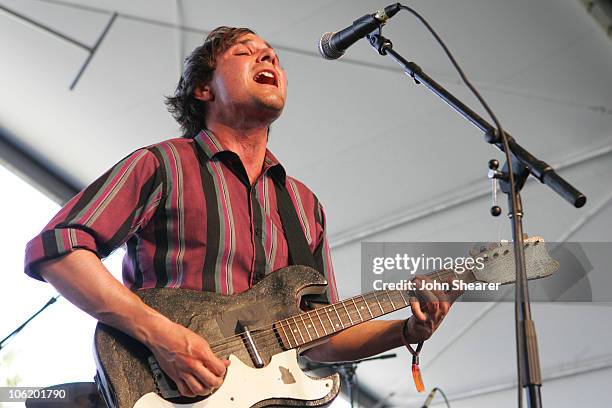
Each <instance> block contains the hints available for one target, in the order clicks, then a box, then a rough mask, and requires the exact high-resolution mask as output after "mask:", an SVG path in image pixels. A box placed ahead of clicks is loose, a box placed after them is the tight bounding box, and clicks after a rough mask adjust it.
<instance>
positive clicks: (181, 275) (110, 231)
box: [25, 131, 337, 302]
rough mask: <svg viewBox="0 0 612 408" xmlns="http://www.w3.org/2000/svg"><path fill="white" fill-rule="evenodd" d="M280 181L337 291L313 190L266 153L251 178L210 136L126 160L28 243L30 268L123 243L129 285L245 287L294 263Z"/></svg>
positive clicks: (332, 293) (333, 296) (330, 294)
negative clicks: (77, 251)
mask: <svg viewBox="0 0 612 408" xmlns="http://www.w3.org/2000/svg"><path fill="white" fill-rule="evenodd" d="M274 182H278V183H281V185H282V184H284V185H285V186H286V188H287V191H288V192H289V196H290V198H291V200H292V202H293V205H294V207H295V209H296V213H297V216H298V219H299V220H300V224H301V227H302V230H303V231H304V234H305V236H306V240H307V242H308V245H309V248H310V250H311V251H312V252H313V254H314V257H315V264H316V266H317V269H319V270H320V271H321V272H322V273H324V274H325V276H326V278H327V281H328V282H329V285H328V290H327V300H329V301H332V302H335V301H336V300H337V292H336V287H335V280H334V276H333V269H332V264H331V259H330V252H329V245H328V242H327V239H326V236H325V214H324V212H323V208H322V206H321V204H320V203H319V201H318V200H317V198H316V196H315V195H314V194H313V193H312V192H311V191H310V190H309V189H308V188H307V187H306V186H304V185H303V184H302V183H300V182H299V181H297V180H295V179H293V178H291V177H289V176H286V175H285V170H284V169H283V167H282V166H281V165H280V163H279V162H278V160H277V159H276V158H275V157H274V155H273V154H272V153H271V152H270V151H268V150H267V151H266V155H265V159H264V166H263V169H262V173H261V175H260V177H259V178H258V179H257V180H256V181H255V183H254V184H253V185H251V184H250V182H249V179H248V176H247V173H246V170H245V168H244V166H243V164H242V162H241V161H240V158H239V157H238V155H237V154H235V153H234V152H232V151H230V150H228V149H226V148H225V147H224V146H223V145H222V144H221V143H220V142H219V140H217V139H216V138H215V137H214V135H213V134H212V132H210V131H202V132H200V134H199V135H197V136H196V137H195V138H193V139H185V138H179V139H171V140H167V141H164V142H162V143H159V144H155V145H152V146H149V147H146V148H143V149H139V150H137V151H135V152H134V153H132V154H130V155H129V156H127V157H126V158H125V159H123V160H121V161H120V162H119V163H117V164H116V165H115V166H113V167H112V168H111V169H110V170H109V171H107V172H106V173H105V174H104V175H102V176H101V177H100V178H98V179H97V180H96V181H94V182H93V183H92V184H91V185H90V186H88V187H87V188H85V189H84V190H83V191H81V192H80V193H79V194H77V195H76V196H75V197H74V198H73V199H71V200H70V201H69V202H68V203H67V204H66V205H65V206H64V207H63V208H62V209H61V210H60V211H59V212H58V214H57V215H55V217H54V218H53V219H52V220H51V221H50V222H49V224H48V225H47V226H46V227H45V228H44V229H43V231H42V232H41V233H40V234H39V235H37V236H36V237H35V238H34V239H32V240H31V241H30V242H29V243H28V245H27V247H26V259H25V271H26V273H27V274H28V275H30V276H32V277H34V278H36V279H41V277H40V274H39V273H38V271H37V268H36V265H37V263H39V262H41V261H44V260H48V259H52V258H56V257H59V256H62V255H64V254H67V253H68V252H70V251H73V250H75V249H77V248H82V249H87V250H90V251H93V252H94V253H96V254H97V255H98V257H100V258H104V257H106V256H107V255H109V254H110V253H111V252H112V251H113V250H114V249H116V248H118V247H120V246H122V245H123V244H124V243H125V244H126V246H127V253H126V256H125V258H124V260H123V283H124V284H125V285H126V286H127V287H129V288H130V289H132V290H138V289H144V288H153V287H172V288H188V289H196V290H204V291H212V292H217V293H222V294H228V295H231V294H234V293H240V292H242V291H245V290H247V289H248V288H250V287H251V286H253V285H254V284H255V283H256V282H257V281H259V280H260V279H261V278H262V277H263V276H265V275H266V274H268V273H270V272H272V271H274V270H276V269H279V268H283V267H285V266H288V264H289V252H288V247H287V241H286V238H285V235H284V232H283V226H282V223H281V219H280V215H279V212H278V209H277V202H276V192H275V188H274V184H273V183H274Z"/></svg>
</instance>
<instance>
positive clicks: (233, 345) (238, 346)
mask: <svg viewBox="0 0 612 408" xmlns="http://www.w3.org/2000/svg"><path fill="white" fill-rule="evenodd" d="M391 293H393V294H395V295H399V299H402V300H403V303H404V304H403V305H401V306H400V307H395V306H394V305H393V307H392V308H391V309H390V310H387V311H385V309H384V308H382V307H380V306H379V307H380V309H381V312H382V314H380V315H377V316H376V317H378V316H382V315H384V314H388V313H391V312H393V311H396V310H399V309H403V308H405V307H407V306H408V305H409V302H408V303H407V302H406V300H405V298H404V296H403V295H402V294H401V293H400V292H399V291H394V292H391ZM368 297H369V298H373V297H377V296H375V295H374V294H372V295H370V296H368ZM364 299H365V296H364ZM389 299H390V300H391V298H390V297H389ZM347 300H353V299H347ZM383 303H386V304H387V305H389V303H391V304H393V302H392V301H391V302H389V301H387V300H384V299H383ZM317 310H321V309H317ZM347 311H348V309H347V310H342V309H340V310H339V311H338V310H337V311H336V312H339V313H338V316H339V318H340V321H341V319H342V318H346V317H349V320H351V321H352V319H353V318H354V319H355V320H356V321H359V320H361V321H360V322H359V323H361V322H364V321H367V320H371V319H373V318H375V317H374V316H373V314H370V317H369V318H366V319H365V320H364V319H363V317H362V316H361V315H360V313H359V311H358V310H357V309H355V311H354V312H348V313H347ZM304 315H305V314H304ZM340 315H342V317H340ZM292 318H293V317H292ZM358 319H359V320H358ZM302 320H303V322H302V323H303V324H306V323H305V320H304V319H302ZM278 323H280V322H278ZM295 323H297V321H296V322H295ZM312 323H313V324H314V320H313V321H312ZM279 326H281V327H290V326H289V325H283V324H282V323H280V324H279ZM351 326H352V325H351ZM297 327H298V326H297V325H296V328H297ZM323 327H324V326H322V328H323ZM349 327H350V326H349ZM305 329H306V327H305ZM297 330H298V335H299V336H300V338H301V339H302V342H301V343H300V342H299V340H297V337H296V335H294V334H293V333H292V336H293V337H294V341H295V343H296V344H295V346H294V345H292V344H291V343H292V342H291V339H290V338H289V336H288V335H287V334H286V332H285V339H286V343H287V345H288V346H289V349H294V348H297V347H299V346H301V345H304V344H308V343H310V342H313V341H316V340H318V339H320V338H323V337H326V336H328V335H331V334H335V333H336V332H337V331H336V329H334V331H333V332H332V333H328V334H326V335H324V336H320V335H318V336H317V338H315V339H313V338H312V336H309V339H308V340H306V338H305V337H304V336H303V335H302V334H301V331H299V328H297ZM340 330H343V329H340ZM340 330H338V331H340ZM283 331H284V330H283ZM315 332H317V333H318V331H317V330H316V327H315ZM324 332H325V331H324ZM294 333H295V332H294ZM306 333H307V334H308V330H307V329H306ZM277 335H278V337H280V342H279V341H278V339H277V337H276V336H277ZM234 337H235V338H234V339H232V340H231V341H226V342H224V344H219V345H216V346H215V349H217V350H216V353H220V352H224V354H231V353H232V352H234V351H242V350H245V349H246V351H248V348H246V346H245V344H244V339H243V338H242V337H236V336H234ZM252 337H253V338H254V339H257V341H258V343H259V344H257V345H256V347H257V349H258V350H259V351H267V350H270V349H272V348H273V346H281V347H284V346H285V344H284V343H285V342H284V341H283V336H282V335H281V333H280V331H279V330H278V329H277V328H276V327H272V328H271V329H265V328H264V329H263V330H261V331H260V332H258V333H255V332H254V333H253V334H252ZM220 346H224V347H222V348H221V349H219V348H220Z"/></svg>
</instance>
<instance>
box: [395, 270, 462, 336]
mask: <svg viewBox="0 0 612 408" xmlns="http://www.w3.org/2000/svg"><path fill="white" fill-rule="evenodd" d="M412 281H413V282H414V283H415V286H416V287H417V288H420V287H421V286H422V284H423V283H422V282H424V281H427V282H433V280H432V279H431V278H430V277H428V276H417V277H415V278H414V279H413V280H412ZM461 293H463V292H461V291H455V290H452V291H440V290H426V289H423V290H416V291H411V292H410V295H411V296H410V308H411V309H412V316H411V317H410V319H409V320H408V324H406V325H405V326H404V327H405V328H406V332H405V333H404V336H405V338H406V339H407V340H408V341H409V343H411V344H415V343H420V342H422V341H425V340H427V339H429V338H430V337H431V335H432V334H433V333H434V332H435V331H436V329H437V328H438V327H439V326H440V324H441V323H442V320H443V319H444V317H445V316H446V315H447V314H448V311H449V310H450V307H451V305H452V304H453V303H454V302H455V300H456V299H457V298H458V297H459V296H460V295H461Z"/></svg>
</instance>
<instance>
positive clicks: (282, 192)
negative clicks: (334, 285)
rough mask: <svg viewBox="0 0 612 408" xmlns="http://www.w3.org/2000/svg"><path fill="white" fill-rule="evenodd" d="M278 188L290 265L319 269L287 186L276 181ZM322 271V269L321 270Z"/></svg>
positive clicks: (278, 203) (277, 195)
mask: <svg viewBox="0 0 612 408" xmlns="http://www.w3.org/2000/svg"><path fill="white" fill-rule="evenodd" d="M274 188H275V190H276V205H277V206H278V212H279V213H280V218H281V222H282V223H283V229H284V230H285V238H286V239H287V247H288V248H289V265H304V266H309V267H311V268H313V269H317V267H316V264H315V260H314V256H313V255H312V252H310V248H309V247H308V241H306V236H305V235H304V230H303V229H302V227H301V225H300V220H299V219H298V216H297V213H296V212H295V207H294V205H293V202H292V201H291V197H289V192H288V191H287V188H286V186H284V185H280V183H278V182H276V180H275V181H274ZM319 272H321V271H319Z"/></svg>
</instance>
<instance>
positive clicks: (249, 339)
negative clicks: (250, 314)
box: [242, 326, 264, 368]
mask: <svg viewBox="0 0 612 408" xmlns="http://www.w3.org/2000/svg"><path fill="white" fill-rule="evenodd" d="M242 329H243V330H244V332H243V333H242V338H243V339H244V343H245V345H246V348H247V350H248V352H249V356H251V360H252V361H253V364H254V365H255V367H257V368H262V367H263V366H264V362H263V360H262V358H261V355H260V354H259V351H257V346H255V341H253V336H251V332H250V331H249V328H248V326H243V327H242Z"/></svg>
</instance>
